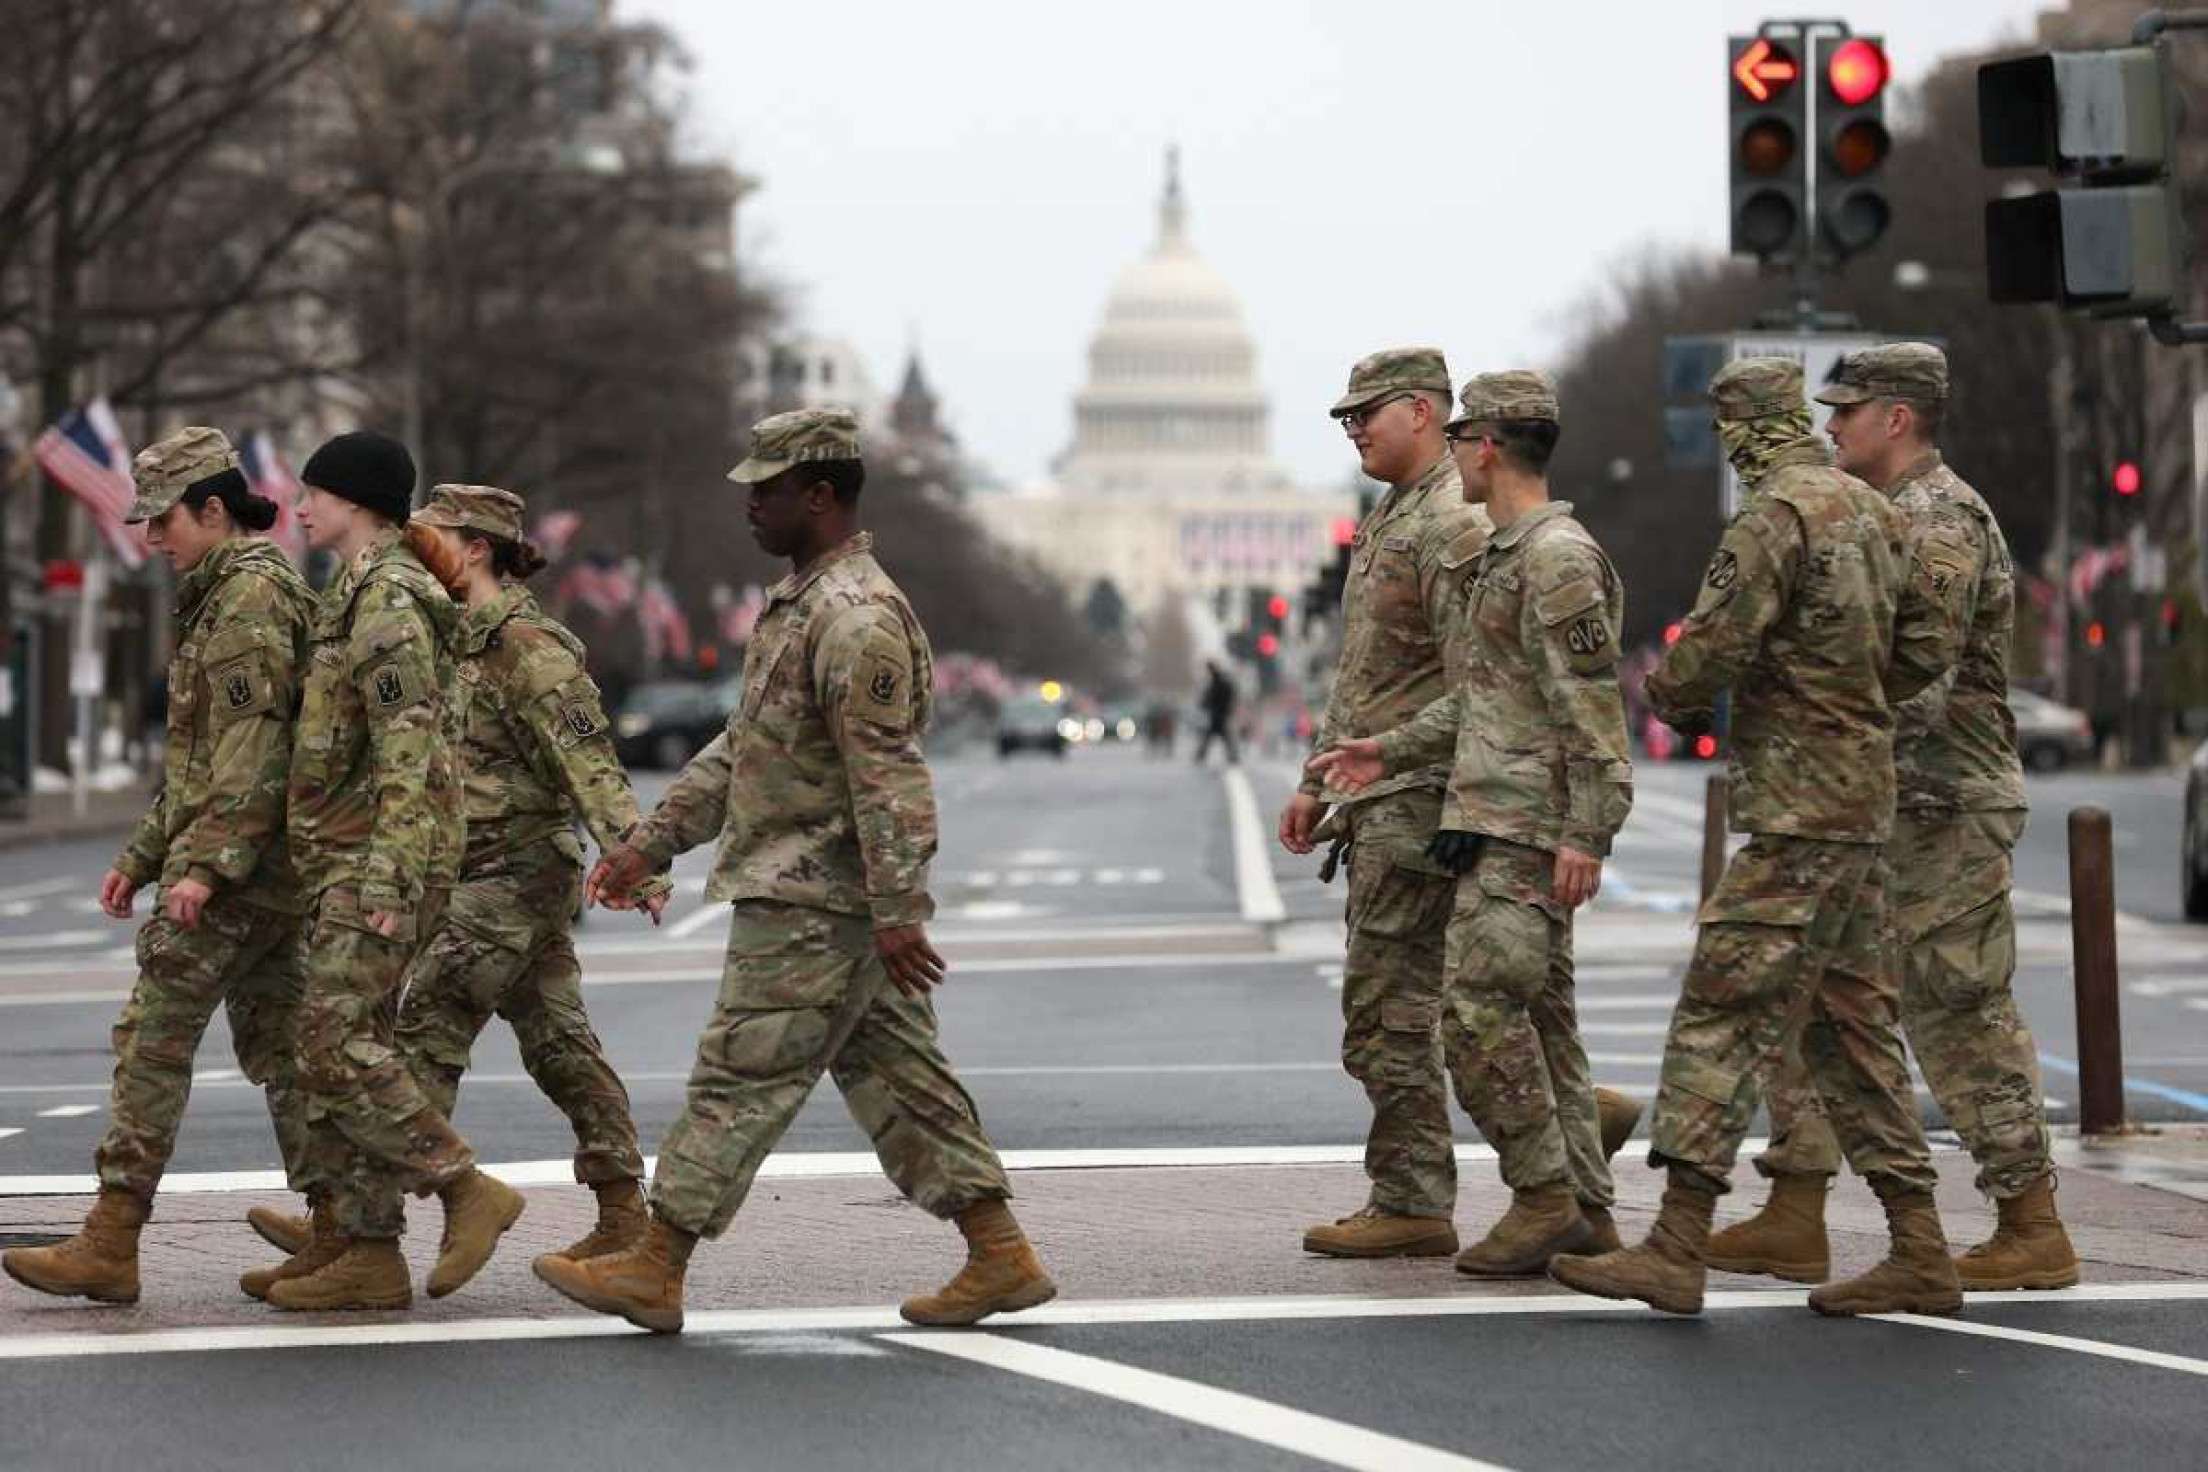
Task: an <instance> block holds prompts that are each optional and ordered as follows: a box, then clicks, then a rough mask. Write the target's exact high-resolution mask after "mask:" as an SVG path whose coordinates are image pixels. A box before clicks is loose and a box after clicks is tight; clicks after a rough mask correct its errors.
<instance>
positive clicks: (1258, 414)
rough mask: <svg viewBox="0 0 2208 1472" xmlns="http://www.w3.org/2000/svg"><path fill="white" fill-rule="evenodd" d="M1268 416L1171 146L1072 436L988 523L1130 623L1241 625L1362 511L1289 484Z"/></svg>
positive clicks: (1107, 313)
mask: <svg viewBox="0 0 2208 1472" xmlns="http://www.w3.org/2000/svg"><path fill="white" fill-rule="evenodd" d="M1270 412H1271V411H1270V408H1269V406H1268V405H1267V403H1266V399H1265V393H1264V390H1263V389H1261V388H1260V387H1259V386H1258V381H1257V349H1256V345H1255V344H1254V343H1253V342H1252V341H1251V339H1250V333H1249V328H1248V326H1247V325H1246V324H1245V323H1244V321H1243V318H1242V305H1241V302H1240V301H1239V299H1238V298H1237V297H1236V296H1235V293H1234V289H1233V288H1232V287H1230V286H1229V285H1228V284H1227V282H1226V280H1225V278H1223V277H1222V276H1220V275H1219V273H1218V272H1217V271H1215V270H1213V269H1212V268H1211V267H1210V266H1209V265H1208V264H1206V263H1205V261H1204V259H1203V257H1202V256H1200V255H1198V254H1197V253H1196V248H1195V246H1194V245H1193V244H1192V243H1191V242H1190V240H1189V234H1188V205H1187V201H1186V199H1185V198H1184V196H1183V194H1182V189H1181V181H1180V169H1179V163H1178V158H1177V156H1176V155H1175V154H1171V153H1169V154H1168V155H1167V164H1166V180H1165V189H1164V193H1163V196H1162V198H1161V199H1160V201H1159V205H1158V235H1157V240H1156V243H1155V244H1153V245H1152V246H1151V248H1150V251H1149V253H1148V254H1147V255H1145V256H1144V257H1142V258H1141V259H1140V260H1138V261H1136V262H1134V263H1133V264H1132V265H1130V266H1128V267H1127V268H1126V269H1125V270H1124V271H1122V272H1121V273H1120V275H1119V279H1118V280H1117V281H1116V282H1114V283H1113V286H1112V292H1111V296H1110V299H1109V300H1108V301H1107V303H1106V305H1105V308H1104V321H1103V324H1102V325H1101V326H1100V327H1099V328H1098V329H1097V332H1096V336H1095V337H1094V338H1093V339H1091V341H1090V343H1089V376H1088V382H1087V384H1086V385H1085V386H1083V387H1082V389H1081V390H1080V392H1079V393H1077V394H1076V395H1075V396H1074V401H1073V442H1072V443H1071V444H1070V445H1069V446H1067V448H1066V449H1065V451H1064V452H1063V453H1062V454H1061V455H1060V456H1059V457H1058V458H1057V460H1056V461H1055V462H1054V463H1053V465H1052V467H1051V468H1052V477H1051V480H1050V481H1049V482H1048V483H1047V484H1045V485H1042V486H1039V487H1036V488H1033V489H1031V490H1028V491H1024V492H1020V493H1016V494H1011V495H1006V496H1003V497H1000V498H995V499H993V500H992V502H991V505H990V510H989V516H990V522H991V525H992V527H993V528H994V529H996V530H997V531H998V532H999V533H1000V534H1001V535H1002V536H1004V538H1005V539H1006V540H1008V541H1010V542H1012V543H1013V544H1014V545H1016V546H1019V547H1022V548H1025V549H1027V550H1028V551H1030V552H1032V553H1033V554H1034V555H1035V556H1036V557H1037V558H1038V559H1039V560H1040V561H1041V562H1042V563H1043V564H1044V566H1046V567H1047V568H1049V569H1050V571H1051V572H1052V573H1053V574H1054V575H1056V576H1057V577H1058V578H1059V579H1060V580H1062V581H1063V582H1064V583H1065V584H1066V585H1067V587H1068V588H1069V589H1070V590H1071V592H1072V593H1073V595H1074V597H1075V598H1076V599H1082V598H1086V597H1087V596H1088V595H1089V594H1090V592H1091V590H1093V589H1094V587H1095V586H1096V584H1097V583H1098V582H1100V581H1108V582H1109V583H1111V584H1112V586H1113V587H1114V588H1115V589H1116V590H1117V591H1118V593H1119V594H1120V596H1121V598H1122V599H1124V600H1125V603H1126V605H1127V607H1128V608H1129V610H1130V611H1131V612H1132V613H1133V614H1134V615H1135V616H1136V617H1138V618H1148V617H1150V616H1152V615H1153V614H1155V613H1156V612H1157V611H1158V610H1159V609H1160V608H1161V607H1162V606H1163V605H1164V603H1165V602H1166V601H1167V600H1170V599H1174V598H1186V599H1189V600H1191V602H1192V604H1193V605H1194V606H1195V609H1196V611H1198V613H1199V620H1198V621H1199V623H1201V622H1206V621H1216V624H1223V625H1224V626H1226V627H1230V628H1231V627H1239V626H1240V624H1241V622H1242V609H1243V607H1244V606H1245V605H1244V604H1243V602H1242V597H1243V596H1244V594H1245V591H1246V590H1247V591H1254V592H1258V593H1281V594H1286V595H1288V596H1290V597H1291V598H1292V597H1294V596H1296V595H1297V594H1298V593H1299V592H1300V591H1301V590H1302V589H1303V587H1304V586H1305V585H1306V584H1308V583H1309V582H1310V581H1311V579H1312V578H1313V576H1315V575H1316V573H1317V572H1318V570H1319V568H1320V567H1321V565H1322V564H1324V563H1325V562H1326V561H1327V560H1328V559H1329V558H1330V557H1331V556H1332V554H1333V545H1332V543H1333V534H1334V529H1335V523H1336V522H1337V520H1339V519H1340V518H1343V517H1350V516H1354V515H1355V513H1356V506H1355V503H1354V498H1353V497H1352V496H1350V495H1349V494H1347V493H1339V492H1338V493H1332V494H1326V493H1318V492H1312V491H1305V490H1299V489H1298V488H1297V487H1296V486H1295V485H1294V484H1293V483H1292V482H1291V481H1290V479H1289V477H1288V475H1287V473H1286V472H1285V471H1284V470H1283V469H1282V468H1281V467H1280V466H1279V465H1278V464H1277V463H1275V462H1274V460H1273V458H1272V452H1271V436H1270V431H1269V425H1268V420H1269V417H1270ZM1205 614H1208V615H1209V620H1206V619H1204V618H1203V617H1202V615H1205ZM1215 626H1216V625H1215Z"/></svg>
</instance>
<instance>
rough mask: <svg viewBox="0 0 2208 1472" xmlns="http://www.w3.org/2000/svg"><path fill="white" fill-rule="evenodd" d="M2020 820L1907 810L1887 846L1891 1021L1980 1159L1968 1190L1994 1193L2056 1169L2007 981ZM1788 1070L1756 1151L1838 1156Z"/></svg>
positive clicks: (1813, 1167)
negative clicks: (1764, 1145) (1896, 969)
mask: <svg viewBox="0 0 2208 1472" xmlns="http://www.w3.org/2000/svg"><path fill="white" fill-rule="evenodd" d="M2024 820H2025V815H2024V813H2023V811H2022V810H2021V809H2014V808H2011V809H2004V810H1998V811H1993V812H1976V813H1966V812H1957V811H1954V810H1951V809H1937V808H1935V809H1908V810H1905V811H1903V812H1902V813H1901V814H1900V815H1899V816H1898V818H1897V820H1896V822H1895V824H1894V837H1893V841H1892V842H1890V843H1889V844H1887V846H1886V866H1887V869H1888V872H1889V882H1890V883H1891V885H1892V887H1893V891H1894V894H1893V900H1894V905H1893V911H1894V917H1893V931H1894V935H1893V944H1894V948H1895V952H1896V954H1898V955H1899V956H1900V957H1901V967H1902V971H1901V1022H1902V1030H1903V1031H1904V1032H1905V1033H1906V1034H1907V1035H1908V1038H1909V1047H1910V1051H1912V1052H1914V1053H1915V1054H1916V1055H1917V1065H1918V1067H1920V1068H1922V1069H1923V1070H1924V1078H1925V1082H1926V1083H1928V1084H1929V1085H1931V1088H1932V1097H1933V1098H1934V1099H1936V1100H1938V1101H1939V1105H1940V1112H1941V1113H1943V1114H1944V1115H1946V1116H1947V1122H1948V1124H1949V1126H1950V1127H1951V1128H1952V1129H1953V1130H1954V1131H1955V1133H1956V1134H1958V1135H1960V1136H1961V1137H1962V1140H1963V1144H1964V1145H1965V1146H1967V1147H1968V1148H1969V1150H1970V1154H1971V1158H1972V1159H1973V1160H1975V1161H1977V1163H1978V1189H1979V1190H1981V1191H1983V1192H1985V1193H1986V1194H1988V1195H1990V1196H1993V1197H1995V1198H1997V1199H2006V1198H2009V1197H2014V1196H2019V1195H2022V1194H2023V1193H2024V1192H2025V1191H2027V1190H2029V1189H2030V1188H2031V1187H2032V1185H2033V1184H2034V1183H2035V1182H2037V1181H2038V1180H2040V1179H2041V1178H2042V1177H2044V1176H2045V1175H2047V1174H2048V1173H2049V1172H2050V1171H2052V1170H2053V1169H2054V1159H2053V1156H2052V1154H2051V1153H2050V1144H2049V1139H2048V1133H2047V1114H2046V1107H2045V1105H2044V1104H2043V1103H2042V1099H2043V1097H2044V1096H2043V1095H2042V1093H2041V1092H2040V1084H2039V1045H2038V1044H2037V1043H2036V1042H2034V1041H2033V1038H2032V1032H2031V1029H2030V1028H2029V1027H2028V1026H2026V1025H2025V1022H2024V1018H2023V1015H2022V1014H2021V1013H2020V1012H2018V1011H2017V1007H2016V996H2015V994H2014V993H2013V992H2012V991H2011V990H2010V981H2011V979H2012V977H2013V976H2014V974H2015V971H2016V914H2015V912H2014V910H2012V909H2011V908H2010V903H2009V882H2010V874H2011V868H2010V855H2011V854H2012V853H2013V852H2014V851H2015V848H2016V842H2017V840H2018V839H2019V838H2021V837H2023V835H2024ZM1788 1068H1791V1069H1794V1070H1796V1071H1795V1072H1793V1073H1791V1074H1790V1073H1789V1072H1788V1071H1787V1070H1788ZM1799 1069H1800V1064H1799V1062H1798V1060H1796V1059H1794V1058H1793V1057H1791V1056H1790V1057H1789V1060H1788V1064H1787V1068H1782V1069H1781V1071H1780V1074H1779V1077H1778V1078H1777V1079H1775V1080H1774V1081H1773V1084H1772V1087H1771V1093H1770V1097H1769V1099H1768V1101H1767V1102H1768V1104H1769V1107H1770V1112H1771V1148H1770V1149H1769V1150H1767V1151H1765V1152H1764V1153H1763V1154H1762V1155H1760V1156H1758V1157H1757V1158H1756V1169H1757V1170H1759V1171H1761V1172H1762V1173H1763V1174H1765V1175H1767V1176H1768V1175H1789V1174H1791V1175H1831V1174H1833V1173H1835V1172H1836V1171H1838V1170H1839V1168H1840V1149H1839V1145H1838V1144H1837V1143H1836V1142H1835V1141H1834V1140H1833V1137H1832V1127H1831V1125H1830V1124H1828V1123H1827V1122H1826V1120H1825V1112H1824V1107H1823V1105H1822V1103H1821V1102H1820V1101H1819V1100H1818V1098H1817V1094H1816V1091H1815V1090H1814V1089H1813V1088H1810V1087H1809V1086H1808V1080H1807V1075H1806V1074H1805V1073H1802V1072H1800V1071H1799Z"/></svg>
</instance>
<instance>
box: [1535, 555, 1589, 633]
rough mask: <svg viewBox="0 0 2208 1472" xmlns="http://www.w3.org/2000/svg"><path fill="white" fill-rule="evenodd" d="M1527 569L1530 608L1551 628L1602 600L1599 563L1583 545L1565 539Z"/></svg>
mask: <svg viewBox="0 0 2208 1472" xmlns="http://www.w3.org/2000/svg"><path fill="white" fill-rule="evenodd" d="M1531 572H1532V576H1533V580H1534V593H1533V611H1534V613H1535V615H1536V616H1537V617H1538V618H1539V619H1540V620H1541V622H1542V623H1544V624H1546V625H1547V626H1548V627H1550V628H1552V629H1553V628H1555V627H1556V626H1557V625H1558V624H1560V623H1563V622H1564V621H1565V620H1566V619H1569V618H1571V617H1573V616H1574V615H1575V614H1581V613H1585V612H1586V611H1587V610H1588V609H1590V608H1595V607H1597V606H1598V605H1600V604H1601V602H1602V597H1603V592H1604V588H1603V577H1602V566H1601V563H1600V561H1599V560H1598V559H1597V558H1596V557H1594V556H1593V555H1592V554H1590V553H1589V552H1588V551H1587V549H1585V548H1582V547H1578V546H1573V545H1571V544H1569V543H1566V544H1565V545H1563V546H1560V547H1558V548H1557V549H1556V550H1555V551H1554V552H1552V553H1550V554H1549V555H1548V556H1546V557H1540V558H1539V560H1538V561H1537V562H1536V563H1535V566H1534V567H1533V568H1532V569H1531Z"/></svg>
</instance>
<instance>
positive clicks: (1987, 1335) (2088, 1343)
mask: <svg viewBox="0 0 2208 1472" xmlns="http://www.w3.org/2000/svg"><path fill="white" fill-rule="evenodd" d="M1871 1317H1873V1318H1876V1319H1883V1320H1884V1321H1885V1322H1887V1323H1889V1324H1909V1325H1912V1326H1914V1327H1916V1328H1919V1329H1944V1330H1946V1331H1947V1332H1948V1333H1950V1334H1970V1335H1975V1336H1976V1337H1978V1338H1980V1339H2006V1340H2008V1341H2010V1342H2012V1343H2015V1344H2036V1345H2039V1346H2040V1347H2041V1348H2043V1349H2067V1350H2069V1351H2071V1352H2072V1353H2074V1354H2090V1355H2098V1356H2099V1357H2101V1358H2102V1359H2111V1360H2123V1361H2125V1362H2126V1363H2128V1364H2134V1365H2152V1366H2154V1367H2155V1368H2157V1369H2162V1370H2177V1371H2180V1372H2182V1373H2184V1374H2187V1375H2208V1360H2196V1359H2193V1358H2191V1357H2190V1356H2187V1355H2182V1354H2165V1353H2163V1352H2162V1351H2161V1350H2158V1349H2135V1348H2133V1347H2132V1346H2131V1345H2128V1344H2110V1343H2109V1342H2108V1341H2106V1340H2104V1339H2079V1338H2076V1337H2074V1336H2072V1335H2069V1334H2045V1333H2042V1332H2040V1331H2039V1330H2037V1329H2012V1328H2009V1327H2008V1326H2007V1325H2005V1324H1980V1323H1973V1322H1971V1321H1970V1320H1968V1319H1939V1318H1932V1317H1930V1316H1928V1315H1924V1314H1873V1315H1871Z"/></svg>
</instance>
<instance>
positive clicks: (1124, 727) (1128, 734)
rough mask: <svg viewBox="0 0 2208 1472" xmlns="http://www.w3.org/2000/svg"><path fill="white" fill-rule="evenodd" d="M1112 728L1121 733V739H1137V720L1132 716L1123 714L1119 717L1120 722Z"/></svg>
mask: <svg viewBox="0 0 2208 1472" xmlns="http://www.w3.org/2000/svg"><path fill="white" fill-rule="evenodd" d="M1112 729H1113V730H1114V731H1116V732H1117V733H1118V734H1119V739H1120V740H1122V741H1132V740H1134V739H1135V721H1134V717H1132V716H1121V717H1120V718H1119V724H1118V725H1116V726H1114V727H1113V728H1112Z"/></svg>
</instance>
